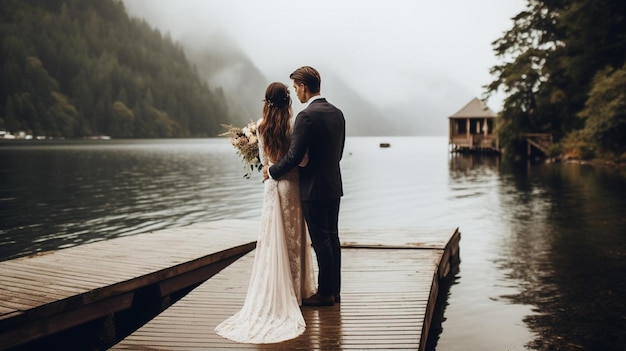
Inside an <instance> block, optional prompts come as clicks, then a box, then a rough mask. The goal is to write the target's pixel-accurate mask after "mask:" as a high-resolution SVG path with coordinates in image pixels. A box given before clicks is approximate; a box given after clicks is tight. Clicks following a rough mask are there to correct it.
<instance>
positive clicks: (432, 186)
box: [0, 137, 626, 351]
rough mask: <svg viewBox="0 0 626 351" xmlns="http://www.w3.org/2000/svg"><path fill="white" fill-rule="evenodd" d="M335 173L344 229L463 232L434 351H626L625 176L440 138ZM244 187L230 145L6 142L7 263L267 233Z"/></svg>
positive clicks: (1, 252) (358, 155) (402, 145)
mask: <svg viewBox="0 0 626 351" xmlns="http://www.w3.org/2000/svg"><path fill="white" fill-rule="evenodd" d="M381 142H388V143H389V144H390V147H389V148H380V147H379V144H380V143H381ZM342 170H343V176H344V192H345V196H344V198H343V199H342V203H341V212H340V223H339V225H340V228H341V227H363V226H370V227H377V228H381V227H382V228H385V227H388V228H393V227H419V228H422V227H449V228H450V227H459V228H460V231H461V235H462V237H461V243H460V251H461V264H460V271H459V273H458V274H457V275H456V277H455V278H454V280H453V282H452V283H451V285H450V286H449V287H448V289H447V291H445V292H446V296H444V298H445V299H444V301H445V304H444V305H443V306H442V307H443V308H444V312H443V320H442V321H441V324H440V326H439V324H437V326H436V328H434V329H436V330H435V333H434V338H433V339H434V341H433V343H432V344H431V345H430V347H431V349H433V350H434V349H436V350H445V351H449V350H452V351H455V350H458V351H461V350H463V351H467V350H481V351H484V350H624V347H625V346H624V345H626V306H625V304H626V302H625V301H626V298H625V297H626V279H625V278H626V229H625V228H626V215H625V214H626V173H625V172H624V170H620V169H614V168H610V167H593V166H589V165H581V164H570V163H557V164H543V163H537V164H529V163H521V164H509V163H505V162H503V161H502V160H500V159H499V158H498V157H494V156H486V155H485V156H481V155H453V154H450V153H449V151H448V145H447V139H446V138H445V137H350V138H348V139H347V141H346V148H345V152H344V158H343V160H342ZM243 173H244V172H243V168H242V164H241V162H240V161H239V159H238V157H237V156H236V155H235V152H234V149H233V148H232V146H231V145H230V143H229V142H228V140H227V139H224V138H210V139H179V140H108V141H56V142H55V141H30V142H14V143H7V142H4V143H3V144H2V145H0V260H7V259H11V258H15V257H20V256H24V255H28V254H32V253H35V252H41V251H47V250H53V249H58V248H66V247H70V246H74V245H81V244H85V243H89V242H94V241H99V240H106V239H110V238H114V237H119V236H125V235H133V234H138V233H143V232H147V231H151V230H157V229H162V228H168V227H179V226H185V225H189V224H193V223H198V222H205V221H212V220H217V219H231V218H238V219H255V218H259V217H260V213H261V204H262V192H263V186H262V183H261V176H260V174H258V173H257V174H254V175H253V177H252V178H251V179H244V178H243Z"/></svg>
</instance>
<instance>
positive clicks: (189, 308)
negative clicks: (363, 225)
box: [112, 228, 460, 351]
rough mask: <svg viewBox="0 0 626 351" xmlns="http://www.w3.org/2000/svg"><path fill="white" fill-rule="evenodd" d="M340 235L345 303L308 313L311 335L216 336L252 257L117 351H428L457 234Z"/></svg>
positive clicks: (241, 291)
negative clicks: (242, 339) (244, 340)
mask: <svg viewBox="0 0 626 351" xmlns="http://www.w3.org/2000/svg"><path fill="white" fill-rule="evenodd" d="M341 236H342V246H344V249H343V251H342V260H343V267H342V296H341V299H342V301H341V304H340V305H335V306H332V307H322V308H311V307H303V308H302V310H303V314H304V317H305V320H306V323H307V329H306V331H305V333H304V334H303V335H301V336H300V337H298V338H296V339H294V340H289V341H286V342H283V343H278V344H268V345H258V344H254V345H250V344H239V343H234V342H231V341H229V340H226V339H223V338H221V337H219V336H218V335H216V334H215V333H214V331H213V329H214V328H215V326H216V325H217V324H218V323H219V322H221V321H222V320H224V319H225V318H227V317H228V316H230V315H232V314H233V313H235V312H236V311H237V310H238V309H239V308H241V306H242V304H243V300H244V299H245V294H246V290H247V285H248V280H249V274H250V271H251V267H252V262H253V257H254V252H252V253H250V254H247V255H246V256H244V257H242V258H240V259H239V260H238V261H237V262H235V263H233V264H232V265H231V266H229V267H228V268H226V269H224V270H223V271H222V272H220V273H219V274H217V275H215V276H214V277H212V278H211V279H209V280H208V281H206V282H204V283H203V284H202V285H200V286H199V287H198V288H196V289H195V290H193V291H192V292H191V293H190V294H189V295H187V296H186V297H185V298H183V299H181V300H180V301H179V302H177V303H176V304H175V305H173V306H172V307H170V308H169V309H168V310H166V311H164V312H163V313H161V314H160V315H159V316H157V317H156V318H155V319H153V320H152V321H150V322H149V323H147V324H146V325H144V326H143V327H141V328H140V329H138V330H137V331H136V332H134V333H133V334H131V335H130V336H128V337H127V338H126V339H124V340H122V341H121V342H120V343H118V344H116V345H115V346H113V348H112V349H114V350H172V351H175V350H207V349H237V350H239V349H258V350H281V349H282V350H315V349H317V350H365V349H378V350H381V349H385V350H390V349H404V350H423V349H424V348H425V345H426V338H427V334H428V329H429V325H430V320H431V318H432V313H433V308H434V304H435V300H436V296H437V289H438V286H439V285H438V284H439V283H438V280H439V279H440V278H442V273H441V272H440V271H441V270H442V269H446V270H447V271H448V272H449V271H450V268H449V267H450V263H449V261H454V260H458V243H459V239H460V233H459V232H458V230H456V229H441V230H437V229H425V230H415V229H410V228H409V229H399V230H389V229H385V230H374V229H362V230H361V229H352V230H344V229H342V230H341ZM423 238H425V239H426V240H423ZM444 260H445V261H446V262H444Z"/></svg>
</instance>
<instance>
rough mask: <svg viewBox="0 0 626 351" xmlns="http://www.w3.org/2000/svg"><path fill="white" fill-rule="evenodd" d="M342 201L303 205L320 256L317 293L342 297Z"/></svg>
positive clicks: (318, 256)
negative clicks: (340, 208)
mask: <svg viewBox="0 0 626 351" xmlns="http://www.w3.org/2000/svg"><path fill="white" fill-rule="evenodd" d="M339 202H340V199H339V198H337V199H332V200H325V201H303V202H302V211H303V212H304V218H305V219H306V223H307V227H308V228H309V235H310V236H311V243H312V245H313V250H314V251H315V255H316V256H317V265H318V269H319V272H318V279H317V282H318V289H317V292H318V293H319V294H321V295H324V296H331V295H335V294H339V292H340V290H341V243H340V241H339V225H338V222H339Z"/></svg>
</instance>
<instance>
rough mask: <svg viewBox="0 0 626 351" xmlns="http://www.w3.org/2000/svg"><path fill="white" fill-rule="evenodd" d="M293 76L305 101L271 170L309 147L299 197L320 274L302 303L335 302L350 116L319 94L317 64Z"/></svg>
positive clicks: (288, 165) (275, 172)
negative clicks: (342, 164)
mask: <svg viewBox="0 0 626 351" xmlns="http://www.w3.org/2000/svg"><path fill="white" fill-rule="evenodd" d="M289 78H291V80H293V87H294V89H295V91H296V95H297V96H298V100H300V102H302V103H306V104H307V106H306V108H305V109H304V110H302V111H301V112H300V113H298V116H297V117H296V121H295V125H294V129H293V133H292V135H291V145H290V146H289V151H288V153H287V154H286V155H285V156H284V157H283V158H282V159H281V160H280V161H279V162H278V163H276V164H274V165H273V166H271V167H270V168H269V170H268V172H269V176H270V177H272V178H273V179H278V178H280V177H282V176H283V175H284V174H285V173H287V172H288V171H289V170H291V169H292V168H294V167H297V166H298V164H299V163H300V161H301V160H302V158H303V157H304V155H305V153H307V152H308V157H309V161H308V164H307V165H306V166H305V167H302V168H300V197H301V200H302V211H303V212H304V218H305V220H306V223H307V226H308V228H309V234H310V236H311V242H312V244H313V249H314V250H315V255H316V256H317V265H318V268H319V275H318V289H317V293H315V294H314V295H313V296H311V297H309V298H304V299H303V300H302V304H303V305H305V306H332V305H333V304H335V303H339V302H340V297H339V291H340V287H341V244H340V242H339V229H338V220H339V200H340V198H341V196H342V195H343V187H342V183H341V170H340V168H339V161H340V160H341V157H342V154H343V147H344V143H345V139H346V129H345V127H346V121H345V119H344V117H343V113H342V112H341V110H339V109H338V108H336V107H335V106H333V105H332V104H330V103H329V102H328V101H326V99H325V98H323V97H322V96H321V95H320V83H321V78H320V74H319V73H318V72H317V70H316V69H315V68H313V67H309V66H304V67H300V68H298V69H297V70H295V71H294V72H293V73H292V74H291V75H290V76H289Z"/></svg>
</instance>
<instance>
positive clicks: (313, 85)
mask: <svg viewBox="0 0 626 351" xmlns="http://www.w3.org/2000/svg"><path fill="white" fill-rule="evenodd" d="M289 78H290V79H293V81H295V82H296V83H303V84H304V85H306V87H307V88H308V89H309V92H311V93H313V94H315V93H319V92H320V85H321V83H322V78H320V73H319V72H318V71H317V70H316V69H315V68H313V67H311V66H303V67H300V68H298V69H297V70H295V71H293V73H292V74H290V75H289Z"/></svg>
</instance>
